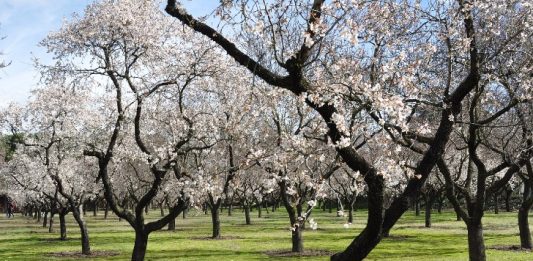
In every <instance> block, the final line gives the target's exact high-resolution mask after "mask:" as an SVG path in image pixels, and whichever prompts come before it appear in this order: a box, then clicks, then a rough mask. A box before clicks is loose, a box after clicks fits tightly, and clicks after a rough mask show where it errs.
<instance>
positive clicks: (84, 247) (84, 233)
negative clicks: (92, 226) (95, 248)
mask: <svg viewBox="0 0 533 261" xmlns="http://www.w3.org/2000/svg"><path fill="white" fill-rule="evenodd" d="M72 208H73V211H72V215H73V216H74V219H75V220H76V222H77V223H78V226H79V227H80V234H81V253H82V254H83V255H90V254H91V246H90V244H89V231H88V230H87V223H86V222H85V220H84V219H83V218H82V217H81V215H80V212H78V211H77V210H75V209H74V208H75V207H74V206H73V207H72Z"/></svg>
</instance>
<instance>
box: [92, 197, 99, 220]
mask: <svg viewBox="0 0 533 261" xmlns="http://www.w3.org/2000/svg"><path fill="white" fill-rule="evenodd" d="M96 216H98V200H94V205H93V217H96Z"/></svg>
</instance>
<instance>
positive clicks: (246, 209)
mask: <svg viewBox="0 0 533 261" xmlns="http://www.w3.org/2000/svg"><path fill="white" fill-rule="evenodd" d="M244 218H245V220H246V225H251V224H252V221H251V218H250V205H249V204H247V203H244Z"/></svg>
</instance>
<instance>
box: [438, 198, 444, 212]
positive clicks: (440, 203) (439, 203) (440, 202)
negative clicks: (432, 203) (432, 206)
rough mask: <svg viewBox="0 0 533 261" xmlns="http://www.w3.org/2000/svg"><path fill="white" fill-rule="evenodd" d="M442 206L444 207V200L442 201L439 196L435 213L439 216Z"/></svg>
mask: <svg viewBox="0 0 533 261" xmlns="http://www.w3.org/2000/svg"><path fill="white" fill-rule="evenodd" d="M442 205H444V199H442V197H441V196H439V202H438V206H437V212H438V213H439V214H442Z"/></svg>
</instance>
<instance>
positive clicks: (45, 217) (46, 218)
mask: <svg viewBox="0 0 533 261" xmlns="http://www.w3.org/2000/svg"><path fill="white" fill-rule="evenodd" d="M47 223H48V211H45V212H44V217H43V227H46V224H47Z"/></svg>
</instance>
